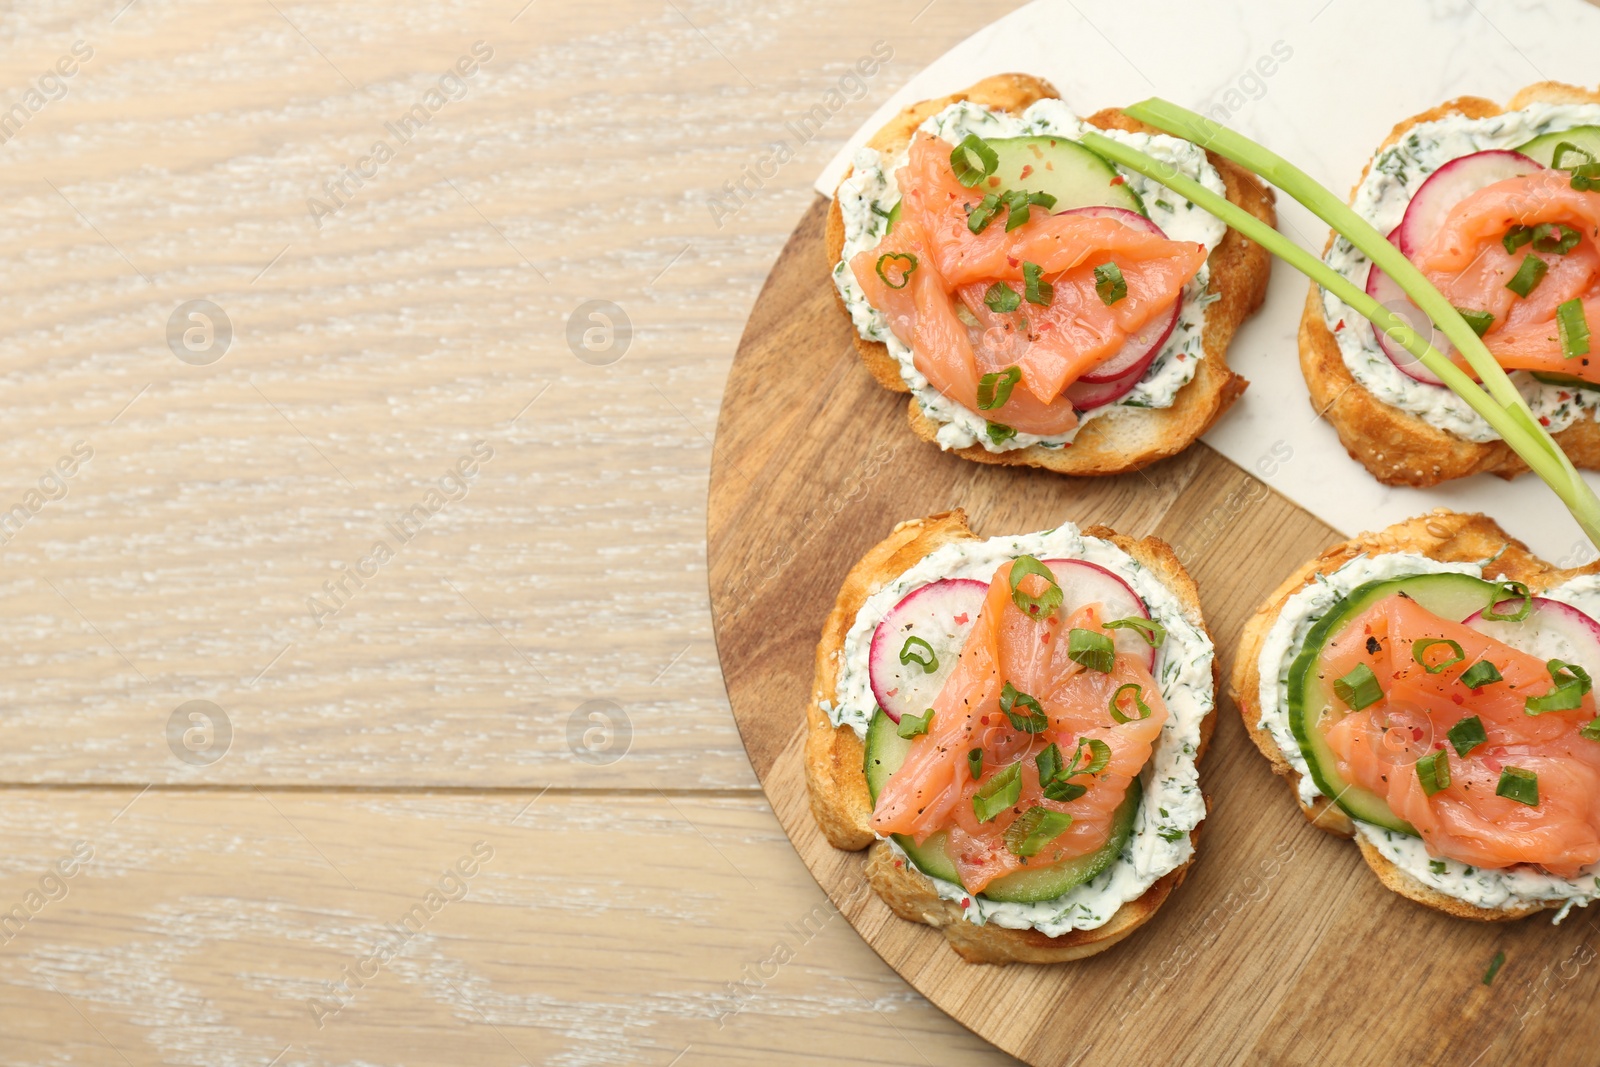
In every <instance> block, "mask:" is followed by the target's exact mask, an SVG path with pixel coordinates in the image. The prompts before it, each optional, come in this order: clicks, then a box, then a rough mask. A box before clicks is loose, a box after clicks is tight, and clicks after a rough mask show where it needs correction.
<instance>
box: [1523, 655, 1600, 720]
mask: <svg viewBox="0 0 1600 1067" xmlns="http://www.w3.org/2000/svg"><path fill="white" fill-rule="evenodd" d="M1545 669H1546V670H1548V671H1549V672H1550V682H1551V686H1550V691H1549V692H1548V693H1546V694H1544V696H1538V697H1529V698H1528V699H1526V700H1524V701H1523V702H1522V709H1523V710H1524V711H1526V712H1527V713H1528V714H1529V715H1543V714H1544V713H1545V712H1547V711H1576V710H1577V709H1578V708H1581V707H1583V695H1584V694H1585V693H1587V692H1588V691H1589V690H1590V689H1592V688H1594V683H1593V682H1591V681H1590V680H1589V672H1588V671H1586V670H1584V669H1583V668H1582V667H1580V666H1578V665H1577V664H1576V663H1564V662H1562V661H1561V660H1558V659H1553V660H1547V661H1546V662H1545Z"/></svg>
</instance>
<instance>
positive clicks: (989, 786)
mask: <svg viewBox="0 0 1600 1067" xmlns="http://www.w3.org/2000/svg"><path fill="white" fill-rule="evenodd" d="M1021 796H1022V764H1020V763H1009V764H1007V765H1006V769H1005V770H1003V771H1001V772H1000V773H999V774H996V775H995V776H994V777H993V778H990V779H989V780H988V781H987V782H985V783H983V784H982V785H980V786H979V787H978V791H977V792H976V793H974V794H972V813H973V814H974V815H976V816H977V817H978V821H979V822H988V821H989V820H990V819H992V818H994V817H995V816H996V815H999V814H1000V813H1001V812H1002V811H1005V810H1006V809H1007V808H1009V807H1010V806H1011V805H1013V804H1015V803H1016V802H1017V799H1018V798H1019V797H1021Z"/></svg>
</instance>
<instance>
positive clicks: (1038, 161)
mask: <svg viewBox="0 0 1600 1067" xmlns="http://www.w3.org/2000/svg"><path fill="white" fill-rule="evenodd" d="M989 147H990V148H992V149H994V154H995V155H996V156H999V157H1000V165H999V166H998V167H997V168H995V172H994V178H998V179H999V185H998V186H995V188H996V189H1026V190H1027V191H1028V192H1030V193H1049V194H1050V195H1051V196H1053V197H1055V198H1056V205H1055V207H1054V208H1052V209H1051V210H1053V211H1068V210H1071V209H1072V208H1075V207H1120V208H1125V209H1126V210H1128V211H1137V212H1138V213H1139V214H1141V215H1146V214H1148V212H1146V211H1145V209H1144V201H1143V200H1141V199H1140V198H1139V194H1138V193H1136V192H1134V191H1133V189H1132V188H1131V187H1129V185H1128V183H1127V181H1126V179H1124V178H1123V176H1122V175H1121V174H1120V173H1118V171H1117V168H1116V167H1113V166H1112V165H1111V163H1110V161H1109V160H1107V159H1106V158H1105V157H1104V156H1101V155H1097V154H1096V153H1094V152H1091V151H1090V150H1089V149H1087V148H1085V147H1084V146H1083V145H1081V144H1079V143H1078V142H1077V141H1069V140H1067V139H1066V138H1065V137H1006V138H1002V139H1000V140H995V141H990V142H989ZM988 184H989V183H988V182H985V183H984V184H983V185H980V186H979V188H980V189H984V188H986V187H987V186H988Z"/></svg>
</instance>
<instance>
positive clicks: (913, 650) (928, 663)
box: [900, 637, 939, 674]
mask: <svg viewBox="0 0 1600 1067" xmlns="http://www.w3.org/2000/svg"><path fill="white" fill-rule="evenodd" d="M900 662H901V663H915V664H916V665H917V666H919V667H921V668H922V673H923V674H932V673H933V672H934V671H936V670H938V669H939V657H938V656H936V655H935V654H934V651H933V646H932V645H930V644H928V642H926V641H924V640H923V639H922V638H920V637H908V638H906V643H905V644H903V645H901V646H900Z"/></svg>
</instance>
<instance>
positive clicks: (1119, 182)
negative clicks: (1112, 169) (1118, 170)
mask: <svg viewBox="0 0 1600 1067" xmlns="http://www.w3.org/2000/svg"><path fill="white" fill-rule="evenodd" d="M1111 184H1112V185H1126V184H1128V179H1126V178H1124V177H1123V176H1122V175H1120V174H1119V175H1117V176H1116V177H1115V178H1112V179H1111Z"/></svg>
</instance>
